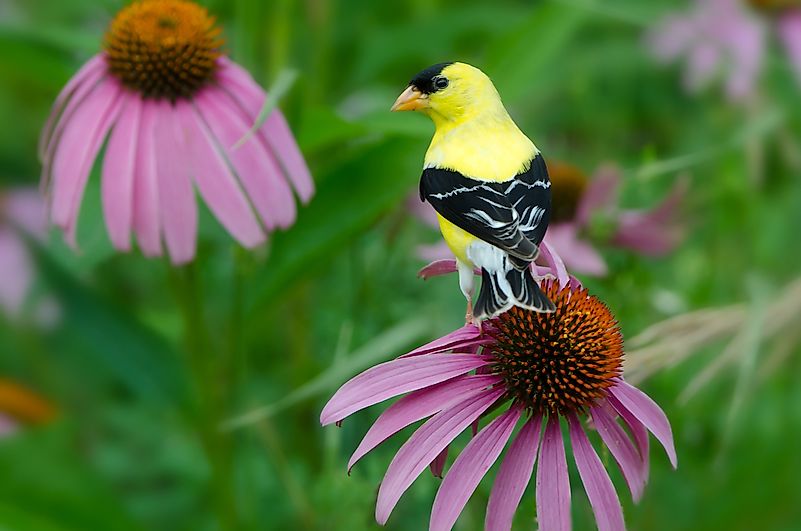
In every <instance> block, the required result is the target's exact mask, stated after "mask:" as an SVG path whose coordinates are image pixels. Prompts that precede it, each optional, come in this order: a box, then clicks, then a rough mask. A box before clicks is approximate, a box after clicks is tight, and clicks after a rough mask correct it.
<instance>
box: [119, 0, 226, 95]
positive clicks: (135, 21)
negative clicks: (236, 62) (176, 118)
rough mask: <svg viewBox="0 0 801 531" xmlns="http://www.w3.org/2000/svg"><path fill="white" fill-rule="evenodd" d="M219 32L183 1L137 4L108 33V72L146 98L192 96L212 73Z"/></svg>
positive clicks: (147, 0)
mask: <svg viewBox="0 0 801 531" xmlns="http://www.w3.org/2000/svg"><path fill="white" fill-rule="evenodd" d="M221 45H222V40H221V39H220V30H219V28H217V27H216V26H215V20H214V17H212V16H210V15H209V14H208V12H207V11H206V9H205V8H203V7H201V6H199V5H197V4H195V3H193V2H188V1H186V0H138V1H136V2H134V3H132V4H131V5H129V6H127V7H126V8H124V9H123V10H122V11H120V12H119V13H118V14H117V16H116V17H115V18H114V20H113V21H112V22H111V26H110V27H109V29H108V32H107V33H106V39H105V50H106V55H107V58H108V65H109V70H110V71H111V73H112V74H114V75H115V76H116V77H117V78H119V79H120V81H122V83H123V84H124V85H125V86H127V87H129V88H131V89H134V90H137V91H139V92H140V93H141V94H142V95H143V96H144V97H146V98H158V99H168V100H170V101H175V100H176V99H178V98H191V97H192V96H194V94H195V93H196V92H197V91H198V89H200V88H201V87H202V86H203V85H204V84H206V83H207V82H208V81H209V80H210V79H211V78H212V77H213V75H214V71H215V68H216V60H217V58H218V57H219V55H220V52H219V48H220V46H221Z"/></svg>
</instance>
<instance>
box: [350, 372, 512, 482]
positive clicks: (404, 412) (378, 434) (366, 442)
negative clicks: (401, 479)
mask: <svg viewBox="0 0 801 531" xmlns="http://www.w3.org/2000/svg"><path fill="white" fill-rule="evenodd" d="M498 381H500V377H499V376H493V375H483V376H465V377H462V378H457V379H453V380H448V381H445V382H442V383H439V384H436V385H432V386H431V387H426V388H423V389H420V390H419V391H415V392H414V393H410V394H408V395H406V396H404V397H403V398H401V399H400V400H398V401H397V402H395V403H394V404H392V405H391V406H390V407H389V408H387V410H386V411H384V412H383V413H382V414H381V416H380V417H378V419H377V420H376V421H375V422H374V423H373V425H372V426H371V427H370V429H369V430H368V431H367V434H366V435H365V436H364V438H363V439H362V442H361V443H359V446H358V448H356V451H354V452H353V455H352V456H351V458H350V461H348V470H350V469H351V468H353V465H355V464H356V462H357V461H358V460H359V459H361V458H362V457H363V456H364V455H365V454H366V453H367V452H369V451H370V450H372V449H373V448H375V447H376V446H378V445H379V444H381V443H382V442H384V441H385V440H386V439H387V438H388V437H390V436H391V435H393V434H395V433H397V432H398V431H400V430H402V429H403V428H405V427H406V426H408V425H409V424H412V423H413V422H417V421H418V420H422V419H424V418H426V417H430V416H431V415H433V414H434V413H438V412H440V411H442V410H443V409H446V408H447V407H449V406H450V405H452V404H453V403H455V402H460V401H463V400H465V399H467V398H469V397H471V396H474V395H476V394H478V393H480V392H482V391H483V390H484V389H486V388H487V387H489V386H490V385H493V384H495V383H497V382H498Z"/></svg>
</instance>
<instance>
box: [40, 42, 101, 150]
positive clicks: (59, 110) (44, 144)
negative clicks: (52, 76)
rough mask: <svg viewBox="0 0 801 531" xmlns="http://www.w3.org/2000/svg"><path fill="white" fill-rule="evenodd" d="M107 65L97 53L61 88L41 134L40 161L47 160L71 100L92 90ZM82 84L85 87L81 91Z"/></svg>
mask: <svg viewBox="0 0 801 531" xmlns="http://www.w3.org/2000/svg"><path fill="white" fill-rule="evenodd" d="M105 66H106V62H105V59H104V58H103V55H102V54H97V55H95V56H94V57H92V58H91V59H89V60H88V61H86V62H85V63H84V64H83V66H81V68H80V69H79V70H78V71H77V72H76V73H75V75H74V76H72V77H71V78H70V80H69V81H68V82H67V84H66V85H64V88H63V89H61V92H59V93H58V96H57V97H56V101H55V102H53V106H52V107H51V110H50V115H49V116H48V117H47V122H45V125H44V127H43V128H42V132H41V134H40V136H39V149H38V153H39V160H40V161H42V162H44V161H45V158H46V157H47V153H48V152H49V151H50V143H51V142H52V140H53V133H54V132H55V129H56V125H57V124H58V122H59V120H60V119H61V118H62V117H63V115H64V112H65V111H66V109H67V106H68V104H69V103H70V101H72V99H73V97H74V96H75V97H78V96H80V93H81V92H83V93H84V94H85V93H86V91H87V90H90V89H91V88H92V87H93V86H94V85H95V83H97V81H98V80H99V79H100V77H101V76H102V75H103V73H104V71H105ZM82 86H83V87H84V89H83V90H82V91H79V89H81V87H82ZM76 103H80V102H76Z"/></svg>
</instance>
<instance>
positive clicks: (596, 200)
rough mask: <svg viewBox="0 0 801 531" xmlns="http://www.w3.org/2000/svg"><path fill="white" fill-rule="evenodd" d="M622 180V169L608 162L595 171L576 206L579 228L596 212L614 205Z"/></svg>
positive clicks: (576, 218)
mask: <svg viewBox="0 0 801 531" xmlns="http://www.w3.org/2000/svg"><path fill="white" fill-rule="evenodd" d="M620 180H621V175H620V169H619V168H618V167H617V166H613V165H611V164H606V165H604V166H601V167H600V168H598V170H596V171H595V173H594V174H593V176H592V180H591V181H590V182H589V184H588V185H587V188H586V189H585V190H584V194H583V195H582V196H581V201H579V204H578V207H577V208H576V217H575V220H574V221H575V224H576V226H577V227H578V228H583V227H586V226H587V224H588V223H589V222H590V220H591V219H592V216H593V214H595V213H596V212H598V211H600V210H604V209H608V208H610V207H612V206H614V204H615V203H616V202H617V194H618V190H619V188H620Z"/></svg>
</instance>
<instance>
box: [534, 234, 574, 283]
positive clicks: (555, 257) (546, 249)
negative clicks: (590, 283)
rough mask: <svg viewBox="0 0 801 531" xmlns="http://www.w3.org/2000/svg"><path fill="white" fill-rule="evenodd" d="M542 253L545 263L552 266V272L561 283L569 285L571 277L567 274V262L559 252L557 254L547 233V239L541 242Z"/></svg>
mask: <svg viewBox="0 0 801 531" xmlns="http://www.w3.org/2000/svg"><path fill="white" fill-rule="evenodd" d="M540 253H542V257H543V258H544V259H545V263H546V264H548V267H550V268H551V272H552V273H553V274H554V275H555V276H556V279H557V280H558V281H559V285H560V286H567V284H568V282H569V281H570V278H569V276H568V274H567V269H565V263H564V262H563V261H562V259H561V258H560V257H559V254H557V252H556V249H554V248H553V246H552V245H550V244H549V243H548V235H547V234H546V235H545V239H544V240H542V243H541V244H540Z"/></svg>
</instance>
